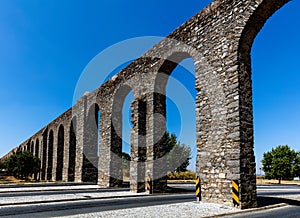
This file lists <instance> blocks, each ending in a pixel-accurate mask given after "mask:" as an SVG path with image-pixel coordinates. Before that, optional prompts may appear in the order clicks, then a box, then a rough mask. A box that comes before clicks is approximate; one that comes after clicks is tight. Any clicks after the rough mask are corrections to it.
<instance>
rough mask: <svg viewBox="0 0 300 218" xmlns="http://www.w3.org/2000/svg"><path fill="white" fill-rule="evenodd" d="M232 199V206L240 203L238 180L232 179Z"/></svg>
mask: <svg viewBox="0 0 300 218" xmlns="http://www.w3.org/2000/svg"><path fill="white" fill-rule="evenodd" d="M232 201H233V205H234V206H237V207H238V206H239V205H240V200H239V181H238V180H232Z"/></svg>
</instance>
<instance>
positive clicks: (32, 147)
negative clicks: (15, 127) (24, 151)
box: [29, 141, 34, 154]
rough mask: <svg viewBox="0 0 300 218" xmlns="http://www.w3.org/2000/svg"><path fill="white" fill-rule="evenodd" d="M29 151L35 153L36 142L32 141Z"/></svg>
mask: <svg viewBox="0 0 300 218" xmlns="http://www.w3.org/2000/svg"><path fill="white" fill-rule="evenodd" d="M29 151H30V152H31V153H32V154H33V151H34V141H31V144H30V149H29Z"/></svg>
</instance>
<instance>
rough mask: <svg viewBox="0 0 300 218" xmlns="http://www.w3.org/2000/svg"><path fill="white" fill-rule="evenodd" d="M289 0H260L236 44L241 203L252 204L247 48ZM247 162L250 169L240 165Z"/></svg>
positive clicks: (251, 146)
mask: <svg viewBox="0 0 300 218" xmlns="http://www.w3.org/2000/svg"><path fill="white" fill-rule="evenodd" d="M287 2H289V0H279V1H270V0H262V1H260V4H259V5H258V6H257V8H256V9H255V11H253V12H252V14H251V16H250V17H249V18H248V20H247V22H246V25H245V27H244V29H243V32H242V34H241V37H240V40H239V44H238V60H239V63H238V71H239V89H240V98H239V108H240V120H241V123H240V137H241V142H242V145H241V153H240V161H241V162H240V164H241V171H240V181H241V186H240V189H241V191H240V192H241V194H240V196H239V197H240V201H241V204H242V205H241V207H242V208H244V207H254V206H256V190H253V189H255V188H253V189H252V188H251V187H255V184H256V176H255V159H254V151H253V145H254V137H253V109H252V79H251V75H252V72H251V55H250V53H251V48H252V45H253V41H254V39H255V37H256V36H257V34H258V33H259V32H260V30H261V29H262V28H263V25H264V24H265V23H266V21H267V20H268V19H269V18H270V17H271V16H272V15H273V14H274V13H275V12H276V11H277V10H279V9H280V8H281V7H282V6H284V5H285V4H286V3H287ZM246 165H251V168H250V171H249V170H245V168H244V167H243V166H246Z"/></svg>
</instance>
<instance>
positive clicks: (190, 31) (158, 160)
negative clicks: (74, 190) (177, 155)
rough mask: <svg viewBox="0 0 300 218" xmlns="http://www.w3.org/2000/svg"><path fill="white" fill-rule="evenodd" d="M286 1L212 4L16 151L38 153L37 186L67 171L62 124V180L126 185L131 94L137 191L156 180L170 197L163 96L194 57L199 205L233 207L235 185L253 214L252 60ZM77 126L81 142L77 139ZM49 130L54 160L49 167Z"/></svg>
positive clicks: (133, 182)
mask: <svg viewBox="0 0 300 218" xmlns="http://www.w3.org/2000/svg"><path fill="white" fill-rule="evenodd" d="M287 2H288V0H277V1H273V0H216V1H214V2H212V3H211V4H210V5H209V6H207V7H206V8H205V9H204V10H203V11H201V12H199V13H198V14H197V15H195V16H194V17H192V18H191V19H190V20H188V21H187V22H186V23H185V24H183V25H182V26H180V27H179V28H178V29H176V30H175V31H174V32H173V33H171V34H170V35H169V36H168V37H167V38H166V39H164V40H162V41H161V42H160V43H158V44H157V45H155V46H154V47H153V48H152V49H150V50H149V51H148V52H146V53H145V54H144V55H143V56H142V57H140V58H138V59H137V60H136V61H134V62H133V63H131V64H130V65H129V66H128V67H126V68H125V69H123V70H122V71H121V72H119V73H118V74H117V75H116V76H114V77H113V78H112V79H110V80H109V81H108V82H106V83H105V84H103V85H102V86H101V87H99V88H98V89H97V90H95V91H94V92H92V93H86V94H85V95H84V96H83V97H82V98H81V99H80V100H79V101H78V102H77V104H76V105H74V106H73V107H72V108H71V109H70V110H68V111H66V112H65V113H64V114H62V115H61V116H59V117H58V118H56V119H55V120H54V121H53V122H51V123H50V124H48V125H47V126H46V127H45V128H43V129H42V130H40V131H39V132H38V133H36V134H35V135H34V136H32V137H31V138H30V139H28V140H27V141H25V142H24V143H22V144H21V145H20V146H19V147H18V148H16V149H14V150H13V151H12V152H15V151H16V150H32V151H36V152H35V153H34V154H35V155H36V156H38V157H40V158H41V161H42V166H41V172H40V173H39V175H36V178H39V179H42V180H45V179H47V178H46V177H47V175H50V177H49V178H48V179H49V180H53V181H55V180H56V175H59V173H58V174H57V170H58V169H60V168H59V166H58V165H59V164H58V165H57V155H58V154H59V155H61V154H60V152H61V151H59V150H60V149H58V146H57V145H58V141H59V140H58V132H59V128H60V126H62V127H63V129H64V144H63V159H64V160H63V163H64V165H63V169H62V179H63V180H64V181H68V180H69V179H70V178H71V180H74V181H75V182H82V181H87V180H88V179H89V178H94V177H95V176H96V177H95V178H96V180H97V183H98V185H99V186H101V187H115V186H121V184H122V180H123V178H122V169H121V168H120V166H121V152H122V140H121V139H122V113H121V111H122V106H123V102H124V99H125V97H126V96H127V94H128V93H129V92H130V91H132V92H133V94H134V101H133V102H132V106H131V107H132V124H133V127H132V129H131V165H130V166H131V169H130V185H131V190H132V191H135V192H144V191H145V181H146V177H147V176H150V177H152V178H153V180H154V191H155V192H164V191H165V190H166V184H167V183H166V168H165V155H166V148H165V138H164V133H165V129H166V128H165V127H166V120H165V117H166V105H165V104H166V103H165V99H166V97H165V88H166V84H167V82H168V77H169V75H171V74H172V71H173V70H174V69H175V67H176V66H177V65H178V64H179V63H180V62H181V61H182V60H184V59H185V58H192V59H193V61H194V64H195V67H196V75H195V79H196V87H195V89H196V90H197V91H198V94H197V97H196V108H195V110H196V136H197V163H196V170H197V175H198V176H200V178H201V186H202V193H201V195H202V200H203V201H205V202H214V203H222V204H226V205H232V196H231V188H232V187H231V180H233V179H235V180H238V181H239V184H240V196H239V200H240V202H241V204H240V207H241V208H250V207H256V204H257V203H256V180H255V175H256V172H255V158H254V152H253V115H252V81H251V57H250V52H251V47H252V43H253V40H254V38H255V37H256V35H257V34H258V32H259V31H260V29H261V28H262V27H263V25H264V23H265V22H266V20H267V19H268V18H269V17H270V16H271V15H272V14H273V13H275V12H276V11H277V10H278V9H279V8H281V7H282V6H283V5H284V4H286V3H287ZM92 107H97V108H98V109H99V111H100V114H101V115H100V120H97V118H95V119H96V121H95V123H96V124H95V125H96V127H95V128H97V129H96V133H93V135H91V134H89V133H90V132H91V130H90V129H91V128H90V125H89V122H92V123H93V122H94V120H93V119H90V118H89V117H90V115H89V114H90V113H89V112H90V111H91V108H92ZM95 113H97V112H95ZM74 120H75V121H76V122H75V121H74ZM90 120H92V121H90ZM72 121H73V126H74V133H75V134H70V128H71V122H72ZM51 131H53V155H52V159H51V160H49V158H48V157H49V155H48V154H49V151H50V150H51V149H50V150H49V142H50V141H49V133H50V132H51ZM93 131H94V130H93ZM97 131H98V132H97ZM91 138H95V139H97V138H98V139H99V141H98V143H99V147H98V148H96V149H98V151H99V152H97V150H96V152H94V153H96V154H95V156H93V152H90V155H87V153H86V152H88V151H87V150H90V149H94V147H93V146H94V145H93V146H92V147H91V143H90V141H91V140H90V139H91ZM37 141H38V142H39V143H37ZM71 141H72V143H73V144H72V145H74V144H76V151H74V152H73V153H72V152H71V153H70V152H69V150H70V144H71ZM94 141H96V140H94ZM32 145H33V147H32ZM34 146H35V147H34ZM37 146H39V148H37ZM96 147H97V146H96ZM86 149H87V150H86ZM85 151H86V152H85ZM93 151H94V150H93ZM12 152H11V153H12ZM45 152H46V153H45ZM11 153H10V154H11ZM10 154H8V155H6V156H5V157H4V159H5V158H7V157H9V155H10ZM70 154H72V155H71V156H70ZM91 155H92V156H91ZM70 157H71V158H73V159H72V160H70ZM50 158H51V157H50ZM51 161H52V162H51ZM51 163H52V168H51ZM69 163H75V166H70V165H69ZM49 164H50V165H49ZM97 168H98V170H96V171H95V169H97ZM70 172H71V173H70ZM71 174H72V175H71ZM73 174H74V175H73ZM95 182H96V181H95Z"/></svg>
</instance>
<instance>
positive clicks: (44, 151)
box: [41, 129, 48, 180]
mask: <svg viewBox="0 0 300 218" xmlns="http://www.w3.org/2000/svg"><path fill="white" fill-rule="evenodd" d="M42 135H43V141H42V155H41V158H42V161H41V162H42V170H41V180H46V165H47V145H48V129H46V130H45V131H44V132H43V134H42Z"/></svg>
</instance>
